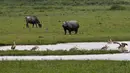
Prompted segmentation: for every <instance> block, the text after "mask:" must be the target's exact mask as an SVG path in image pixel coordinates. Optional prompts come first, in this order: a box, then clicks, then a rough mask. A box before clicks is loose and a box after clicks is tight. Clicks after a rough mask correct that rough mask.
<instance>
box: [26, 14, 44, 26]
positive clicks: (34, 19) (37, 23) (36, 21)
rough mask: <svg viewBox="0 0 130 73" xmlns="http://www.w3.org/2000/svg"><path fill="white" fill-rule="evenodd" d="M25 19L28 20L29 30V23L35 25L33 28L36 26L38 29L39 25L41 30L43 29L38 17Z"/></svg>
mask: <svg viewBox="0 0 130 73" xmlns="http://www.w3.org/2000/svg"><path fill="white" fill-rule="evenodd" d="M25 19H26V27H27V28H28V27H29V25H28V24H29V23H30V24H32V25H33V26H32V27H34V25H36V27H37V25H38V26H39V27H40V28H41V27H42V24H40V21H39V20H38V18H37V17H36V16H26V17H25Z"/></svg>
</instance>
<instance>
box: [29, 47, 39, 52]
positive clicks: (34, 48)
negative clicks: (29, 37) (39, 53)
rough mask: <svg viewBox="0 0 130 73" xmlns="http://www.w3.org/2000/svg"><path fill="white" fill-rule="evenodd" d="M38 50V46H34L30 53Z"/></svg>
mask: <svg viewBox="0 0 130 73" xmlns="http://www.w3.org/2000/svg"><path fill="white" fill-rule="evenodd" d="M38 48H39V47H38V46H34V47H32V49H31V51H33V50H36V49H38Z"/></svg>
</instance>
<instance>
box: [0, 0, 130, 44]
mask: <svg viewBox="0 0 130 73" xmlns="http://www.w3.org/2000/svg"><path fill="white" fill-rule="evenodd" d="M40 1H41V0H37V1H35V0H34V1H33V0H31V2H30V4H27V3H28V2H29V1H28V0H23V1H16V0H12V2H11V1H9V0H5V1H4V2H2V1H0V8H1V11H0V22H1V23H0V26H1V27H0V45H9V44H12V42H13V41H16V44H55V43H65V42H91V41H107V40H108V39H109V38H111V39H112V40H115V41H116V40H120V41H121V40H123V41H128V40H130V38H129V37H130V34H129V32H130V30H129V27H130V25H129V24H130V21H129V20H130V12H129V11H130V6H129V5H128V4H129V1H128V0H125V1H124V2H122V1H119V2H118V1H116V0H115V1H113V0H111V1H110V2H111V4H109V1H108V0H106V2H107V4H106V3H104V4H100V3H103V2H104V1H101V2H100V1H99V2H100V3H98V4H94V5H93V3H94V2H95V1H93V0H92V2H90V4H91V5H90V4H89V5H85V4H82V3H83V2H81V3H80V4H77V3H78V2H73V1H72V0H70V1H65V0H60V1H59V0H57V1H54V2H51V1H50V0H47V2H40ZM97 1H98V0H97ZM86 2H87V1H86ZM53 3H54V4H53ZM70 3H72V4H70ZM88 3H89V1H88V2H87V3H86V4H88ZM113 3H117V4H118V3H119V4H120V5H123V6H124V7H125V8H126V9H125V10H109V9H110V7H111V5H112V4H113ZM124 3H125V4H124ZM126 3H127V4H126ZM81 4H82V5H81ZM27 15H36V16H37V17H38V18H39V20H40V21H41V23H42V24H43V28H32V27H31V25H30V28H26V26H25V24H26V23H25V16H27ZM67 20H77V21H78V22H79V24H80V28H79V33H78V34H77V35H74V34H72V35H68V34H67V35H64V31H63V28H62V26H61V25H62V23H63V22H64V21H67Z"/></svg>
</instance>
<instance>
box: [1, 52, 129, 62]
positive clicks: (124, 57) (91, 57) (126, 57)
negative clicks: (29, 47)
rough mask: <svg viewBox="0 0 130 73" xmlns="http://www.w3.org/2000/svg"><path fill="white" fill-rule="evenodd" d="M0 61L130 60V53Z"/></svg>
mask: <svg viewBox="0 0 130 73" xmlns="http://www.w3.org/2000/svg"><path fill="white" fill-rule="evenodd" d="M0 60H1V61H2V60H130V53H121V54H100V55H63V56H0Z"/></svg>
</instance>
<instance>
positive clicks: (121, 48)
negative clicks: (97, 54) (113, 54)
mask: <svg viewBox="0 0 130 73" xmlns="http://www.w3.org/2000/svg"><path fill="white" fill-rule="evenodd" d="M114 44H119V46H118V49H119V51H121V52H128V48H127V47H128V44H127V43H119V42H114Z"/></svg>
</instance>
